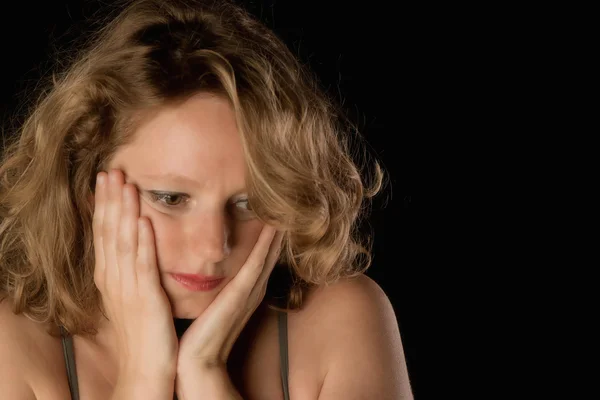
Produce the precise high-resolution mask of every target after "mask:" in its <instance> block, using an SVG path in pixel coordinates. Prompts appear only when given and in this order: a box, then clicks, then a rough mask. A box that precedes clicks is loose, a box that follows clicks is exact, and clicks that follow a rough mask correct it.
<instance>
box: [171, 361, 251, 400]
mask: <svg viewBox="0 0 600 400" xmlns="http://www.w3.org/2000/svg"><path fill="white" fill-rule="evenodd" d="M175 391H176V393H177V396H178V398H179V399H180V400H189V399H194V398H197V396H198V393H202V394H204V395H205V396H207V398H210V399H218V400H221V399H223V400H225V399H227V400H238V399H239V400H241V397H240V395H239V393H238V392H237V390H236V388H235V386H234V385H233V383H232V382H231V379H230V378H229V373H228V372H227V367H226V366H225V365H223V366H215V367H206V366H198V365H195V366H189V365H188V368H184V366H182V367H181V368H179V369H178V371H177V376H176V379H175Z"/></svg>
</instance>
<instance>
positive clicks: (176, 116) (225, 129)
mask: <svg viewBox="0 0 600 400" xmlns="http://www.w3.org/2000/svg"><path fill="white" fill-rule="evenodd" d="M111 164H112V167H116V168H121V169H123V170H125V172H126V174H127V175H131V176H133V177H135V176H136V175H141V174H149V175H159V174H183V175H186V176H189V177H190V178H192V179H194V180H196V181H198V182H199V183H202V184H204V183H206V184H209V185H210V184H211V182H212V183H213V184H214V183H216V182H219V181H223V180H225V181H228V182H231V183H232V184H233V185H241V186H242V187H243V186H244V184H245V175H246V163H245V156H244V153H243V148H242V143H241V138H240V136H239V132H238V129H237V124H236V121H235V114H234V112H233V109H232V108H231V105H230V103H229V101H228V100H227V99H226V98H224V97H221V96H215V95H210V94H200V95H196V96H194V97H191V98H190V99H188V100H186V101H184V102H182V103H179V104H175V105H169V106H164V107H161V108H157V109H156V110H152V111H151V112H148V113H147V115H146V116H145V117H144V119H143V120H142V121H141V123H140V125H139V126H138V128H137V129H136V131H135V133H134V140H133V142H132V143H130V144H129V145H127V146H125V147H123V148H122V149H120V150H119V151H118V152H117V154H115V157H114V159H113V162H111Z"/></svg>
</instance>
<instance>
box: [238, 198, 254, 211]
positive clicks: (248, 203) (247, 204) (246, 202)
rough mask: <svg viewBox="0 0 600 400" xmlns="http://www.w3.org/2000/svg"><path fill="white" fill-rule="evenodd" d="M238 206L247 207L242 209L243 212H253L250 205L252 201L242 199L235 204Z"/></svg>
mask: <svg viewBox="0 0 600 400" xmlns="http://www.w3.org/2000/svg"><path fill="white" fill-rule="evenodd" d="M235 204H236V205H238V204H246V207H242V210H244V211H250V212H252V211H253V210H252V206H251V205H250V200H248V199H241V200H238V201H236V202H235Z"/></svg>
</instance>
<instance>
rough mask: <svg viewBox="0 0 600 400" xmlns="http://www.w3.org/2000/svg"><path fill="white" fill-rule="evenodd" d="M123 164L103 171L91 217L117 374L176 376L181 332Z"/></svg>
mask: <svg viewBox="0 0 600 400" xmlns="http://www.w3.org/2000/svg"><path fill="white" fill-rule="evenodd" d="M124 181H125V178H124V176H123V173H122V172H121V171H120V170H114V169H113V170H110V171H109V173H106V172H100V173H99V174H98V176H97V180H96V194H95V207H94V218H93V231H94V248H95V258H96V267H95V271H94V281H95V283H96V286H97V287H98V289H99V290H100V293H101V294H102V302H103V304H104V307H105V312H106V314H107V317H108V319H109V324H110V325H111V330H112V331H113V332H114V334H115V335H116V343H117V348H118V355H119V357H120V359H119V368H120V369H119V377H120V378H123V377H125V376H126V377H130V378H133V379H137V378H140V377H142V376H143V377H146V378H160V377H163V378H165V377H169V376H171V377H172V378H173V379H174V377H175V369H176V364H177V347H178V342H177V336H176V333H175V327H174V324H173V316H172V313H171V306H170V303H169V300H168V298H167V296H166V294H165V292H164V290H163V288H162V286H161V284H160V276H159V271H158V266H157V261H156V249H155V243H154V233H153V230H152V225H151V224H150V221H149V220H148V219H147V218H143V217H142V218H140V204H139V196H138V191H137V188H136V187H135V186H134V185H132V184H130V183H127V184H125V182H124Z"/></svg>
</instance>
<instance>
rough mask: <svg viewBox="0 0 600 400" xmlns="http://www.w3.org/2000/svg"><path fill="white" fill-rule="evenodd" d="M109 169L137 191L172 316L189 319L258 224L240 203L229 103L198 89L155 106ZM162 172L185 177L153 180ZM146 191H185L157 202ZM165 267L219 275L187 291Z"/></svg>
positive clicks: (235, 263) (238, 151) (232, 266)
mask: <svg viewBox="0 0 600 400" xmlns="http://www.w3.org/2000/svg"><path fill="white" fill-rule="evenodd" d="M109 168H118V169H121V170H122V171H123V172H124V174H125V179H126V182H130V183H133V184H134V185H136V186H137V187H138V190H139V191H140V215H142V216H147V217H148V218H149V219H150V221H151V222H152V227H153V229H154V236H155V242H156V253H157V261H158V266H159V270H160V272H161V282H162V286H163V288H164V289H165V292H166V294H167V296H168V298H169V300H170V302H171V306H172V310H173V316H174V317H176V318H196V317H197V316H198V315H200V314H201V313H202V312H203V311H204V310H205V309H206V308H207V307H208V305H209V304H210V303H211V302H212V300H213V299H214V298H215V297H216V296H217V295H218V293H219V291H220V289H221V288H222V287H224V286H225V285H226V284H227V282H228V281H230V280H231V279H232V278H233V277H234V276H235V275H236V274H237V272H238V271H239V269H240V268H241V267H242V265H243V264H244V262H245V261H246V259H247V257H248V255H249V254H250V252H251V251H252V248H253V247H254V245H255V244H256V241H257V239H258V236H259V234H260V232H261V229H262V228H263V225H264V224H263V223H262V222H260V221H259V220H257V219H256V217H255V216H254V215H253V214H252V212H251V211H248V208H249V205H248V203H246V202H244V201H243V200H246V199H247V193H246V192H245V186H246V180H245V178H246V174H247V169H246V165H245V158H244V153H243V150H242V144H241V139H240V136H239V132H238V130H237V127H236V122H235V116H234V113H233V110H232V109H231V106H230V105H229V103H228V101H227V100H226V99H225V98H221V97H216V96H211V95H206V94H202V95H197V96H195V97H192V98H191V99H189V100H187V101H186V102H184V103H182V104H179V105H177V106H170V107H165V108H162V109H160V110H159V111H158V112H157V113H155V114H153V115H152V117H151V118H149V119H147V120H146V121H144V123H143V124H142V125H141V126H140V127H139V128H138V130H137V131H136V136H135V140H134V142H133V143H131V144H130V145H128V146H126V147H123V148H121V149H119V151H118V152H117V153H116V154H115V157H114V158H113V160H112V161H111V163H110V165H109ZM165 174H174V175H179V176H185V177H186V178H188V180H178V179H173V178H171V177H163V178H158V177H156V176H157V175H165ZM150 191H158V192H177V193H184V194H185V195H186V196H185V197H181V196H175V197H173V196H167V197H162V198H161V199H159V200H157V199H156V197H155V196H152V195H151V194H150ZM239 200H242V201H239ZM236 201H239V202H237V203H236ZM169 205H173V207H169ZM250 209H251V207H250ZM171 272H177V273H199V274H203V275H219V276H226V279H225V281H224V282H223V284H222V285H221V286H220V287H219V288H218V289H216V290H214V291H211V292H192V291H189V290H187V289H185V288H183V287H182V286H181V285H180V284H179V283H177V282H175V281H174V280H173V279H172V277H170V276H169V275H168V273H171Z"/></svg>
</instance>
